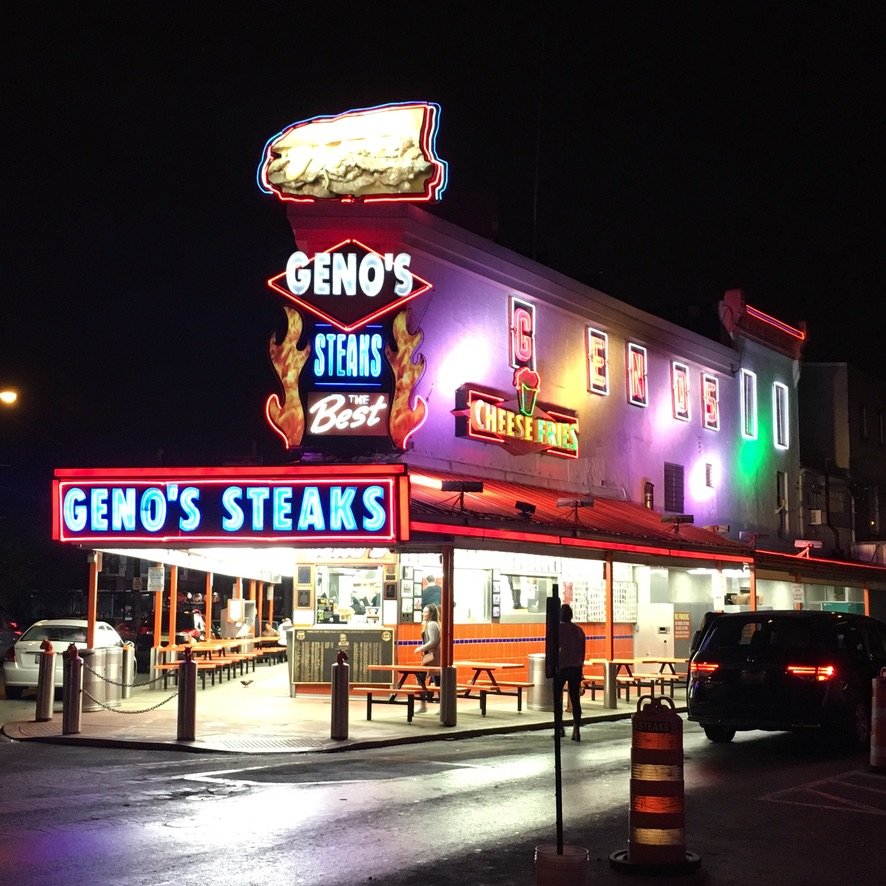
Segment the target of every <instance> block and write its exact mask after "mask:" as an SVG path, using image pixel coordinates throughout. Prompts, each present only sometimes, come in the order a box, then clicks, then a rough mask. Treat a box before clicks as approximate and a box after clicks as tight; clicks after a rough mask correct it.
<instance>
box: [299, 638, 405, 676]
mask: <svg viewBox="0 0 886 886" xmlns="http://www.w3.org/2000/svg"><path fill="white" fill-rule="evenodd" d="M291 634H292V640H291V641H290V646H289V648H290V651H291V653H292V654H291V656H290V662H289V676H290V679H291V681H292V682H293V683H329V682H330V681H331V679H332V666H333V665H334V664H335V662H336V661H337V660H338V653H339V652H341V651H344V652H345V654H346V655H347V656H348V664H349V665H350V670H349V673H348V676H349V679H350V682H351V683H390V681H391V675H390V674H386V673H384V672H383V671H382V672H378V671H368V670H367V669H366V666H367V665H371V664H393V663H394V632H393V630H391V629H390V628H364V627H361V628H351V629H349V628H348V627H347V626H338V625H337V626H335V627H329V628H293V629H292V631H291Z"/></svg>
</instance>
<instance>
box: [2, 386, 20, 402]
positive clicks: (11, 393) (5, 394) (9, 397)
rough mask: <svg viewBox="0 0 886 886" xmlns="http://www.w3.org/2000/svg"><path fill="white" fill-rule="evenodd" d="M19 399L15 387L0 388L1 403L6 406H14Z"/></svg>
mask: <svg viewBox="0 0 886 886" xmlns="http://www.w3.org/2000/svg"><path fill="white" fill-rule="evenodd" d="M17 400H18V391H16V390H15V389H14V388H3V389H2V390H0V403H2V404H3V405H4V406H14V405H15V403H16V401H17Z"/></svg>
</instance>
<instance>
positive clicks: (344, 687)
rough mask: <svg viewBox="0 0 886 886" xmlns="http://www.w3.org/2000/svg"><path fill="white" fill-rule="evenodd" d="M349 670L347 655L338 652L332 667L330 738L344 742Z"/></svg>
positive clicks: (348, 693)
mask: <svg viewBox="0 0 886 886" xmlns="http://www.w3.org/2000/svg"><path fill="white" fill-rule="evenodd" d="M350 669H351V666H350V665H349V664H348V654H347V653H346V652H345V651H344V649H342V650H340V651H339V653H338V657H337V659H336V661H335V663H334V664H333V665H332V679H331V682H330V686H331V691H332V729H331V730H330V733H329V735H330V738H333V739H335V740H336V741H344V740H345V739H346V738H347V737H348V702H349V701H350V698H349V696H350Z"/></svg>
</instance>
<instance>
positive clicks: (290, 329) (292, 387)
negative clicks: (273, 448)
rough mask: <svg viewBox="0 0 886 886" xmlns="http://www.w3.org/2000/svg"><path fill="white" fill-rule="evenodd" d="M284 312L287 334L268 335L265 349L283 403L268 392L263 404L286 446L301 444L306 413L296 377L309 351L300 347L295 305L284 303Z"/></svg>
mask: <svg viewBox="0 0 886 886" xmlns="http://www.w3.org/2000/svg"><path fill="white" fill-rule="evenodd" d="M283 310H284V311H285V312H286V334H285V335H284V337H283V341H282V342H279V343H278V342H277V341H276V340H275V338H276V337H275V336H271V341H270V344H269V346H268V352H269V354H270V357H271V363H272V364H273V366H274V369H275V370H276V372H277V376H278V378H279V379H280V383H281V384H282V386H283V402H282V403H281V402H280V398H279V397H278V396H277V395H276V394H271V396H270V397H268V400H267V403H266V404H265V415H266V416H267V419H268V423H269V424H270V425H271V427H272V428H273V429H274V430H275V431H276V432H277V433H278V434H279V435H280V436H281V437H282V438H283V440H284V442H285V443H286V446H287V447H288V448H289V449H294V448H295V447H296V446H298V445H299V444H300V443H301V440H302V437H303V436H304V433H305V412H304V407H303V406H302V402H301V397H300V396H299V393H298V379H299V376H300V375H301V371H302V368H303V367H304V365H305V363H306V362H307V360H308V357H309V356H310V354H311V346H310V344H308V345H306V346H305V347H304V348H302V349H301V350H299V348H298V340H299V337H300V336H301V333H302V317H301V314H299V312H298V311H296V310H295V308H290V307H288V306H287V305H284V306H283Z"/></svg>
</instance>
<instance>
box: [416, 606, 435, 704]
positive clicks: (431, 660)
mask: <svg viewBox="0 0 886 886" xmlns="http://www.w3.org/2000/svg"><path fill="white" fill-rule="evenodd" d="M421 620H422V630H421V646H418V647H416V650H415V653H416V655H421V663H422V664H423V665H428V666H431V667H437V668H438V667H440V636H441V635H440V613H439V611H438V610H437V607H436V606H435V605H434V604H433V603H428V605H427V606H425V607H424V609H422V611H421ZM431 679H432V680H433V682H434V684H435V685H436V686H439V685H440V674H439V672H438V673H436V674H434V675H433V676H432V677H431ZM429 699H433V695H432V694H431V693H428V694H427V695H423V696H422V698H421V707H420V708H419V709H418V712H419V713H423V712H424V711H426V710H427V709H428V705H427V702H428V700H429Z"/></svg>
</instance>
